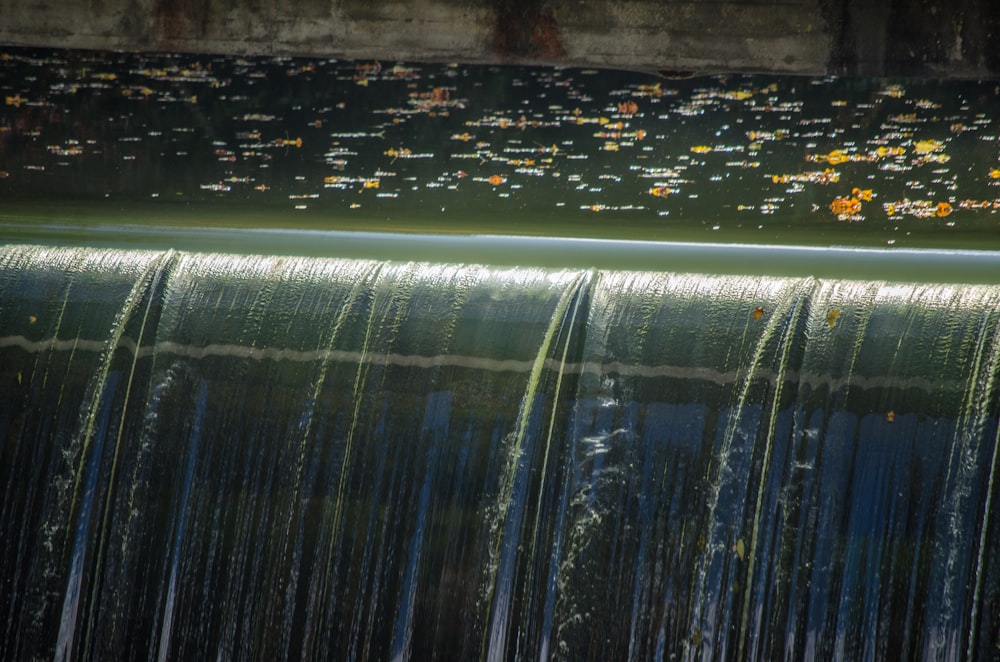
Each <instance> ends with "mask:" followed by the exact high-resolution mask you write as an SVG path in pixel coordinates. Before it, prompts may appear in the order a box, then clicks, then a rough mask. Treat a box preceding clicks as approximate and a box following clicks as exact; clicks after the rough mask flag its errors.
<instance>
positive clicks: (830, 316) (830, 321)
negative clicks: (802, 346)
mask: <svg viewBox="0 0 1000 662" xmlns="http://www.w3.org/2000/svg"><path fill="white" fill-rule="evenodd" d="M841 312H842V311H841V310H840V308H834V309H833V310H831V311H830V312H828V313H827V314H826V325H827V326H828V327H830V328H831V329H832V328H833V327H834V326H836V324H837V318H838V317H840V313H841Z"/></svg>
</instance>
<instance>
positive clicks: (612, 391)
mask: <svg viewBox="0 0 1000 662" xmlns="http://www.w3.org/2000/svg"><path fill="white" fill-rule="evenodd" d="M998 372H1000V291H998V289H997V288H996V287H995V286H989V285H957V284H949V283H938V284H934V283H932V284H908V283H903V282H886V281H877V280H863V279H859V280H849V279H836V278H827V277H823V278H803V277H797V276H784V277H774V276H746V275H742V276H736V275H704V274H696V273H679V272H670V271H624V270H615V269H599V270H585V269H577V268H572V267H565V268H558V269H556V268H543V267H532V268H523V267H522V268H514V267H498V266H485V265H478V266H477V265H460V264H451V263H444V262H441V263H415V262H402V261H399V262H391V261H380V260H370V259H368V260H361V259H354V260H352V259H332V258H321V257H274V256H239V255H222V254H201V253H193V252H160V251H152V250H127V249H101V250H95V249H82V248H45V247H40V246H31V245H8V246H5V247H3V248H2V249H0V438H2V440H3V443H2V446H0V490H2V493H0V494H2V496H0V540H3V541H4V554H3V555H0V605H2V607H0V629H2V630H0V659H5V660H7V659H9V660H15V659H16V660H21V659H34V658H41V657H56V658H58V659H94V658H98V659H107V658H116V659H150V660H151V659H156V660H170V659H210V658H214V659H233V658H241V659H246V658H255V659H288V658H294V659H301V658H308V659H345V660H350V659H394V660H405V659H432V658H436V659H483V658H486V659H540V660H544V659H566V660H608V659H636V660H663V659H686V660H728V659H745V660H773V659H803V658H804V659H911V658H925V659H948V660H963V659H969V660H971V659H987V658H989V657H991V656H993V655H995V654H996V652H997V650H998V649H1000V532H998V531H1000V529H998V527H1000V520H998V515H997V507H998V504H997V498H998V496H997V490H998V487H997V483H998V475H997V473H998V464H1000V459H998V458H1000V441H998V436H1000V422H998V416H1000V401H998V392H997V388H996V384H997V379H998Z"/></svg>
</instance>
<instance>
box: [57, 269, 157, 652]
mask: <svg viewBox="0 0 1000 662" xmlns="http://www.w3.org/2000/svg"><path fill="white" fill-rule="evenodd" d="M126 255H128V254H126ZM172 258H173V255H172V253H165V254H162V255H161V256H160V257H159V258H158V259H156V260H153V261H151V262H150V263H149V264H148V265H147V266H146V267H145V269H144V270H143V272H142V273H141V274H140V275H139V276H138V278H137V279H136V282H135V285H134V286H133V288H132V291H131V292H130V293H129V295H128V297H127V298H126V300H125V301H124V303H123V306H122V309H121V311H120V312H119V314H118V317H117V318H116V319H115V322H114V326H113V327H112V329H111V335H110V337H109V338H108V340H107V344H106V348H105V350H104V354H103V357H102V359H101V366H100V368H99V369H98V373H97V374H96V375H95V376H94V380H93V383H92V386H91V387H90V393H91V395H90V396H89V397H88V399H87V400H85V406H86V410H85V411H84V412H82V413H81V417H82V425H81V430H80V432H79V435H78V437H77V439H78V441H76V443H77V444H79V450H78V451H76V454H77V455H78V458H79V462H80V464H78V465H77V469H76V471H75V472H74V474H75V479H74V487H73V491H72V496H71V499H70V503H69V517H68V521H72V519H73V513H74V512H75V511H77V510H78V511H79V512H80V521H79V524H78V530H77V535H76V542H75V544H74V547H73V552H72V553H73V559H74V561H73V564H72V565H71V573H70V576H69V584H68V585H67V587H66V593H65V599H64V601H63V609H62V616H61V618H60V625H59V636H58V639H57V642H56V654H55V659H56V660H65V659H71V658H72V654H73V647H74V643H75V641H76V638H77V632H76V623H77V618H78V613H79V608H80V606H79V599H80V592H81V590H82V584H83V581H84V573H83V569H82V562H83V558H84V556H85V555H86V547H87V546H88V538H89V529H90V519H91V517H92V516H93V514H92V513H91V512H90V510H91V509H92V507H93V505H94V504H93V500H94V498H95V495H94V489H95V484H96V483H95V481H96V479H97V477H96V474H97V472H98V471H99V468H100V465H101V463H102V457H101V456H102V455H103V448H104V437H105V435H106V434H107V429H106V428H107V424H108V420H107V418H106V417H107V416H110V411H109V408H110V407H111V404H112V403H111V402H110V401H106V400H107V399H109V395H110V393H111V391H109V390H108V381H109V379H111V377H110V375H111V364H112V361H113V359H114V357H115V355H116V354H117V352H118V350H119V348H120V347H121V346H122V343H123V340H124V334H125V330H126V325H127V323H128V322H129V321H130V320H131V319H132V318H133V316H134V314H135V310H136V308H137V307H138V306H139V305H140V303H141V302H142V300H143V299H144V298H145V297H146V296H147V292H149V291H151V290H152V288H153V287H154V286H155V284H156V283H158V282H159V281H160V279H161V277H162V273H163V272H164V269H165V268H166V266H167V264H168V263H169V262H170V261H171V260H172ZM150 305H151V302H147V307H146V309H145V312H146V313H147V314H148V312H149V306H150ZM144 327H145V315H144V317H143V323H142V325H141V326H140V330H141V329H144ZM141 338H142V335H141V332H140V337H139V339H138V341H134V343H133V347H132V361H131V363H130V365H131V370H130V373H129V379H128V386H127V388H126V390H125V401H126V403H127V400H128V395H129V389H130V388H131V376H132V373H133V372H134V368H135V361H136V357H137V356H138V346H137V344H138V342H140V341H141ZM114 385H117V379H115V380H114ZM112 390H113V389H112ZM124 409H125V408H124V406H123V411H122V414H121V416H124ZM99 415H100V416H101V424H100V425H99V426H98V425H97V424H98V416H99ZM120 431H121V421H119V425H118V436H117V437H116V439H117V441H116V444H119V443H120V441H121V437H120ZM95 432H96V433H97V434H96V435H95ZM95 437H96V439H97V442H96V444H95V446H94V447H93V448H92V446H91V445H92V444H93V443H94V440H95ZM118 451H119V448H118V447H117V445H116V448H115V454H116V456H117V453H118ZM88 456H89V460H88ZM85 461H86V462H88V471H87V472H85V470H84V465H83V462H85ZM116 466H117V465H116V463H115V462H114V461H113V462H112V467H111V468H112V470H113V469H114V468H115V467H116ZM109 479H110V480H112V481H113V480H114V476H113V475H109ZM81 484H86V485H87V488H86V489H85V494H84V499H83V501H82V502H81V501H80V498H79V496H78V494H79V490H80V487H81ZM106 489H108V490H109V492H110V486H106ZM108 499H110V495H109V496H108ZM78 503H79V508H77V504H78ZM108 503H110V501H109V502H108ZM107 508H108V505H107V503H106V504H105V509H104V516H105V518H106V516H107ZM105 524H106V519H102V522H101V527H102V529H103V527H104V525H105ZM66 535H69V529H67V532H66ZM103 537H104V536H103V531H102V532H101V536H100V540H99V542H98V558H97V564H95V567H98V568H99V564H100V557H101V555H102V552H103ZM98 580H99V572H95V573H94V578H93V581H94V583H95V584H97V583H99V581H98ZM94 593H95V595H96V593H97V591H96V590H95V591H94ZM91 609H93V603H92V604H91ZM87 623H88V627H87V628H86V629H85V631H84V637H85V639H84V646H85V648H86V637H87V635H89V624H90V623H92V618H91V619H89V620H88V621H87Z"/></svg>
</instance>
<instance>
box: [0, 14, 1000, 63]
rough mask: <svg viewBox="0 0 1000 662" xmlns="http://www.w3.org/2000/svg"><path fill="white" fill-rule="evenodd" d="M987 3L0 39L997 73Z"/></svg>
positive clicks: (159, 17) (232, 21) (173, 19)
mask: <svg viewBox="0 0 1000 662" xmlns="http://www.w3.org/2000/svg"><path fill="white" fill-rule="evenodd" d="M997 36H1000V3H998V2H995V0H778V1H765V0H625V1H623V2H607V1H605V2H593V1H589V0H62V1H59V2H57V1H56V0H42V1H41V2H24V1H23V0H0V44H6V45H26V46H55V47H68V48H94V49H118V50H130V51H193V52H221V53H255V54H292V55H315V56H327V57H338V58H356V59H370V58H379V59H387V60H417V61H442V60H444V61H461V62H526V63H544V64H561V65H586V66H602V67H622V68H631V69H648V70H659V71H665V72H677V73H687V72H718V71H768V72H784V73H811V74H821V73H830V74H849V75H850V74H862V75H916V76H935V77H968V78H997V77H1000V48H997V47H996V46H997V44H996V41H997Z"/></svg>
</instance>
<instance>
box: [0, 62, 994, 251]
mask: <svg viewBox="0 0 1000 662" xmlns="http://www.w3.org/2000/svg"><path fill="white" fill-rule="evenodd" d="M0 88H2V89H3V95H2V96H3V101H4V103H3V105H0V223H2V224H3V225H0V237H3V236H10V235H11V234H14V232H15V231H14V230H10V229H9V226H11V225H14V226H19V225H21V224H24V223H29V224H36V225H38V224H50V225H55V226H58V225H78V226H89V225H93V224H107V223H123V224H142V225H154V226H164V225H166V226H171V227H177V226H186V227H192V226H194V227H203V226H209V227H243V228H246V227H277V228H301V229H335V230H345V231H376V232H378V231H385V232H422V233H459V234H470V233H487V234H504V235H531V236H537V235H542V236H572V237H594V238H607V239H640V240H660V241H685V242H713V243H752V244H800V245H814V246H830V245H851V246H869V247H890V248H893V247H934V248H972V249H995V248H997V247H998V246H1000V239H998V237H1000V233H998V232H997V229H998V226H1000V217H998V215H997V214H998V211H1000V195H998V193H1000V189H998V188H997V187H998V185H1000V159H998V154H997V141H998V137H997V136H998V134H1000V127H998V120H1000V118H998V117H997V116H996V115H997V113H996V109H997V108H998V107H1000V106H998V103H997V101H998V84H997V83H996V82H992V81H990V82H975V81H948V82H944V81H919V80H880V79H835V78H825V79H810V78H802V77H775V76H746V75H732V76H710V77H699V78H693V79H689V80H667V79H662V78H659V77H657V76H653V75H649V74H643V73H635V72H621V71H598V70H574V69H546V68H522V67H499V66H472V65H461V66H459V65H447V64H445V65H431V64H412V63H393V62H382V63H378V62H351V61H340V62H338V61H332V60H309V59H291V58H246V57H226V56H196V55H134V54H120V53H89V52H67V51H36V50H24V49H13V48H8V49H6V50H5V51H3V53H2V54H0ZM838 201H839V202H838Z"/></svg>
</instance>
